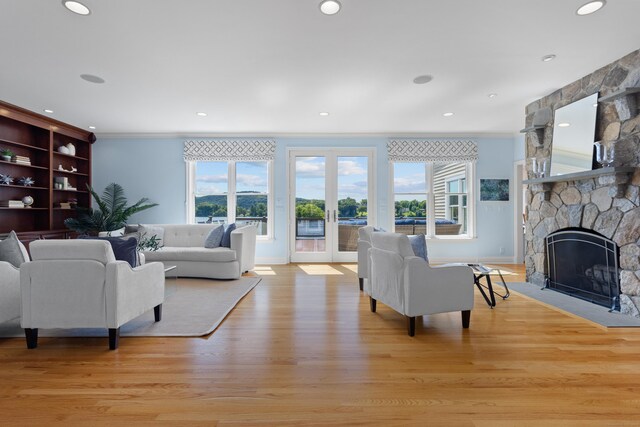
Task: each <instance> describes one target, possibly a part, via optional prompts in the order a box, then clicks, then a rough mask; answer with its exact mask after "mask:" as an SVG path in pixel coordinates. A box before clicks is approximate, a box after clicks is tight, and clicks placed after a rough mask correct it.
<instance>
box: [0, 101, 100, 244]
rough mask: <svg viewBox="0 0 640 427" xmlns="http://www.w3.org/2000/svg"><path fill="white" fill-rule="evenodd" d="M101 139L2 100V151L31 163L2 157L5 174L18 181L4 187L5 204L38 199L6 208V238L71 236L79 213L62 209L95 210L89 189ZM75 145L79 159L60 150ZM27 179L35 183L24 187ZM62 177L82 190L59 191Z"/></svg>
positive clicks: (2, 225)
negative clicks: (68, 222)
mask: <svg viewBox="0 0 640 427" xmlns="http://www.w3.org/2000/svg"><path fill="white" fill-rule="evenodd" d="M95 139H96V138H95V135H94V134H93V133H91V132H88V131H85V130H84V129H80V128H77V127H75V126H71V125H69V124H66V123H62V122H59V121H57V120H53V119H51V118H49V117H46V116H43V115H40V114H37V113H34V112H32V111H28V110H25V109H23V108H20V107H17V106H14V105H11V104H8V103H5V102H2V101H0V149H9V150H11V151H12V152H13V153H14V154H15V155H17V156H22V157H28V158H29V160H30V163H31V164H24V163H16V161H15V158H14V159H12V161H5V160H2V159H1V158H0V174H3V175H9V176H11V177H12V178H13V179H14V181H13V183H12V184H11V185H3V184H0V201H6V200H21V199H22V198H23V197H25V196H31V197H33V199H34V203H33V205H32V207H31V208H8V207H3V208H0V236H4V235H6V234H7V233H8V232H9V231H11V230H15V231H16V232H17V233H18V234H19V236H20V237H21V239H22V240H25V241H31V240H34V239H40V238H45V237H46V238H55V237H59V238H66V237H70V236H71V234H72V233H71V231H70V230H67V229H66V227H65V226H64V220H65V219H66V218H69V217H73V216H75V215H76V210H75V209H60V207H59V206H60V202H68V201H70V200H71V199H75V200H76V201H77V205H78V206H90V204H91V195H90V193H89V192H88V191H87V184H88V185H91V146H92V144H93V143H94V142H95ZM70 143H71V144H73V146H75V150H76V153H75V155H70V154H65V153H61V152H60V151H59V150H60V147H61V146H67V145H68V144H70ZM60 167H62V169H64V170H59V168H60ZM72 168H73V169H74V170H73V171H72ZM21 177H31V178H32V179H33V180H34V181H35V182H34V184H33V185H32V186H22V185H20V184H19V183H18V180H19V179H20V178H21ZM61 177H64V178H66V181H67V182H68V184H69V185H70V186H72V187H74V188H76V189H77V190H69V189H66V190H65V189H56V188H55V182H56V179H55V178H61Z"/></svg>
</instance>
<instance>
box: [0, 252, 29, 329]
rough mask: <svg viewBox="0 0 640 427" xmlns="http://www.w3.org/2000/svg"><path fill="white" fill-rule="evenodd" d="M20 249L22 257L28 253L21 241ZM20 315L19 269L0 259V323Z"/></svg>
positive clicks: (26, 256)
mask: <svg viewBox="0 0 640 427" xmlns="http://www.w3.org/2000/svg"><path fill="white" fill-rule="evenodd" d="M19 244H20V250H21V251H22V255H23V256H24V259H26V260H28V259H29V253H28V252H27V249H26V248H25V247H24V245H23V244H22V243H19ZM18 316H20V269H19V268H16V267H14V266H13V265H12V264H10V263H8V262H5V261H0V323H4V322H6V321H8V320H12V319H15V318H16V317H18Z"/></svg>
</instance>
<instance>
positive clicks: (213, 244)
mask: <svg viewBox="0 0 640 427" xmlns="http://www.w3.org/2000/svg"><path fill="white" fill-rule="evenodd" d="M223 237H224V226H223V225H222V224H221V225H219V226H217V227H215V228H213V229H212V230H211V231H210V232H209V234H208V235H207V237H206V238H205V239H204V247H205V248H209V249H212V248H217V247H219V246H220V244H221V243H222V238H223Z"/></svg>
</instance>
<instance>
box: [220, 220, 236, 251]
mask: <svg viewBox="0 0 640 427" xmlns="http://www.w3.org/2000/svg"><path fill="white" fill-rule="evenodd" d="M235 229H236V223H235V222H234V223H233V224H229V225H228V226H227V229H226V230H224V236H223V237H222V243H220V246H223V247H225V248H230V247H231V232H232V231H233V230H235Z"/></svg>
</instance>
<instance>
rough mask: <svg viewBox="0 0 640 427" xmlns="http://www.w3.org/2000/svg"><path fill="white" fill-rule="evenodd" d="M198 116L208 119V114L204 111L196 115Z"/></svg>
mask: <svg viewBox="0 0 640 427" xmlns="http://www.w3.org/2000/svg"><path fill="white" fill-rule="evenodd" d="M196 116H200V117H207V113H203V112H202V111H198V112H197V113H196Z"/></svg>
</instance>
